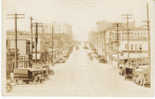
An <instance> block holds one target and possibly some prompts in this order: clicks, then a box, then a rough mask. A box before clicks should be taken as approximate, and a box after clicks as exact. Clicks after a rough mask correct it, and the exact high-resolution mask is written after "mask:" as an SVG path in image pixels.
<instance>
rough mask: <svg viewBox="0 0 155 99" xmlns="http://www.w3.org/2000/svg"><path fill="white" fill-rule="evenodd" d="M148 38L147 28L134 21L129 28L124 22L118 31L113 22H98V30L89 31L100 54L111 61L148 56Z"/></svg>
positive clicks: (91, 39)
mask: <svg viewBox="0 0 155 99" xmlns="http://www.w3.org/2000/svg"><path fill="white" fill-rule="evenodd" d="M147 39H148V35H147V30H146V29H145V28H144V27H137V26H135V25H134V24H133V23H132V24H129V28H128V29H127V28H126V24H125V23H122V24H121V25H120V26H119V27H118V31H117V30H116V28H114V27H113V23H110V22H109V23H108V22H105V23H104V21H103V22H98V23H97V31H96V32H90V33H89V42H90V43H91V44H92V45H93V46H94V48H95V49H96V50H97V53H98V55H101V56H104V57H105V58H106V60H107V61H109V62H110V61H117V60H119V59H129V58H130V59H140V58H143V59H144V58H147V55H148V40H147ZM141 60H142V59H141ZM145 60H146V59H145Z"/></svg>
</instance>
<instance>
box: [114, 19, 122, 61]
mask: <svg viewBox="0 0 155 99" xmlns="http://www.w3.org/2000/svg"><path fill="white" fill-rule="evenodd" d="M120 25H121V23H118V22H117V23H114V24H113V26H114V27H115V28H116V33H117V37H116V41H117V42H116V43H117V44H118V45H117V60H119V53H120V52H119V45H120V34H119V29H120Z"/></svg>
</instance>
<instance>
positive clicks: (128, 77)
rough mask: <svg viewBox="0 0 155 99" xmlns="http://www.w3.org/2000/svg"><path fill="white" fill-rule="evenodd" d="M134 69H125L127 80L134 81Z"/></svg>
mask: <svg viewBox="0 0 155 99" xmlns="http://www.w3.org/2000/svg"><path fill="white" fill-rule="evenodd" d="M133 71H134V70H133V68H131V67H125V75H124V76H125V79H129V80H132V78H133Z"/></svg>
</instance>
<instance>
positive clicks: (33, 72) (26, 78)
mask: <svg viewBox="0 0 155 99" xmlns="http://www.w3.org/2000/svg"><path fill="white" fill-rule="evenodd" d="M47 77H48V68H47V66H44V67H41V66H36V67H33V68H17V69H15V70H14V80H15V82H16V84H17V85H21V84H29V83H42V82H43V81H44V80H45V79H46V78H47Z"/></svg>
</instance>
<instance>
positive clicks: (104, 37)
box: [103, 30, 107, 61]
mask: <svg viewBox="0 0 155 99" xmlns="http://www.w3.org/2000/svg"><path fill="white" fill-rule="evenodd" d="M103 39H104V52H105V58H106V61H107V45H106V30H104V31H103Z"/></svg>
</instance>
